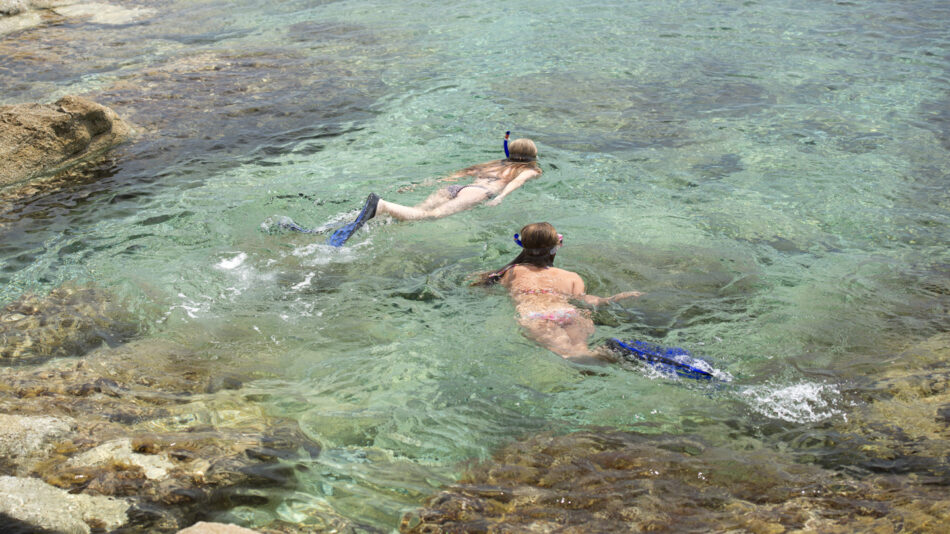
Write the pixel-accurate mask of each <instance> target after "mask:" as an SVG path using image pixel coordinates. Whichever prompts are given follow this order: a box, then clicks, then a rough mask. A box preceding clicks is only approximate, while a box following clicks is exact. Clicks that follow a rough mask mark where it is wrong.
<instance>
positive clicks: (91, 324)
mask: <svg viewBox="0 0 950 534" xmlns="http://www.w3.org/2000/svg"><path fill="white" fill-rule="evenodd" d="M138 331H139V327H138V325H137V324H136V323H135V321H133V319H132V317H131V316H130V315H129V314H128V313H127V312H126V311H125V310H124V309H123V308H122V306H120V305H119V303H117V302H116V299H115V297H114V296H113V295H111V294H109V293H108V292H106V291H103V290H102V289H98V288H95V287H67V286H64V287H59V288H56V289H54V290H53V291H51V292H50V294H49V295H46V296H42V297H41V296H37V295H33V294H27V295H24V296H22V297H20V298H19V299H18V300H16V301H14V302H12V303H10V304H8V305H6V306H4V307H3V308H0V362H2V361H4V360H18V361H33V360H40V359H44V358H49V357H53V356H79V355H82V354H84V353H86V352H87V351H89V350H92V349H94V348H97V347H99V346H100V345H102V344H103V343H106V344H112V345H116V344H119V343H121V342H124V341H126V340H128V339H130V338H132V337H134V336H135V335H136V334H137V333H138Z"/></svg>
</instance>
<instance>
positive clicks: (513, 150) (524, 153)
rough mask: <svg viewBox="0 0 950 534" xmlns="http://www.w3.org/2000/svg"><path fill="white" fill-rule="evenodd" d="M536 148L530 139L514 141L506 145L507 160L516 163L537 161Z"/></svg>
mask: <svg viewBox="0 0 950 534" xmlns="http://www.w3.org/2000/svg"><path fill="white" fill-rule="evenodd" d="M537 159H538V147H537V146H536V145H535V144H534V141H532V140H530V139H515V140H514V141H512V142H511V144H509V145H508V160H509V161H516V162H528V161H537Z"/></svg>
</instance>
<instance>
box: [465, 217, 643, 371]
mask: <svg viewBox="0 0 950 534" xmlns="http://www.w3.org/2000/svg"><path fill="white" fill-rule="evenodd" d="M515 242H516V243H518V245H519V246H521V247H522V251H521V253H520V254H518V257H516V258H515V259H514V260H512V261H511V262H510V263H508V264H507V265H505V266H504V267H502V268H501V269H499V270H497V271H492V272H489V273H485V274H482V275H479V278H478V280H477V281H476V282H475V284H476V285H491V284H495V283H501V284H502V285H503V286H505V287H506V288H507V289H508V293H509V295H511V298H513V299H514V301H515V309H516V310H517V312H518V323H519V324H520V325H521V326H522V327H523V328H524V329H525V331H526V333H527V335H528V337H530V338H532V339H534V340H535V341H537V342H538V343H540V344H541V345H543V346H544V347H545V348H547V349H548V350H551V351H552V352H555V353H557V354H560V355H561V356H563V357H564V358H568V359H571V360H573V361H577V362H585V363H589V362H591V359H592V358H596V359H599V360H608V361H612V360H613V359H614V358H613V357H612V356H611V353H610V351H609V350H607V349H605V348H597V349H594V350H591V349H590V347H588V345H587V340H588V339H589V338H590V336H591V335H592V334H593V333H594V322H593V321H592V320H591V318H590V312H589V310H587V309H584V308H578V307H577V306H575V305H574V303H578V304H583V305H586V306H599V305H601V304H606V303H608V302H615V301H618V300H621V299H625V298H631V297H639V296H641V295H642V294H643V293H641V292H639V291H625V292H623V293H618V294H616V295H613V296H610V297H597V296H594V295H588V294H587V293H585V290H584V280H582V279H581V277H580V276H579V275H578V274H577V273H575V272H571V271H566V270H564V269H558V268H557V267H554V256H555V255H556V254H557V251H558V249H559V248H561V246H562V245H563V242H564V238H563V236H561V235H560V234H558V233H557V231H555V229H554V227H553V226H551V225H550V224H548V223H546V222H543V223H534V224H529V225H527V226H525V227H524V228H522V229H521V233H520V234H515Z"/></svg>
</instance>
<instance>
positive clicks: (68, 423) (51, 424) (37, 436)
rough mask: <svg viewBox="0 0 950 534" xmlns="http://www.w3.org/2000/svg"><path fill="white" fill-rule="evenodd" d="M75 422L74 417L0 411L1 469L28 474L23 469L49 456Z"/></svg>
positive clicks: (1, 470)
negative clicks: (14, 413) (26, 414)
mask: <svg viewBox="0 0 950 534" xmlns="http://www.w3.org/2000/svg"><path fill="white" fill-rule="evenodd" d="M74 426H75V421H74V420H73V419H72V418H70V417H49V416H34V417H30V416H19V415H8V414H0V472H4V473H8V474H18V475H19V474H25V473H21V472H20V471H23V470H26V469H29V468H30V467H32V465H33V464H34V463H35V462H36V461H38V460H39V459H42V458H44V457H46V455H47V454H48V453H49V452H50V451H51V450H52V448H53V445H54V444H55V443H57V442H58V441H60V440H62V439H64V438H66V437H67V436H68V435H69V434H70V433H71V432H72V430H73V428H74Z"/></svg>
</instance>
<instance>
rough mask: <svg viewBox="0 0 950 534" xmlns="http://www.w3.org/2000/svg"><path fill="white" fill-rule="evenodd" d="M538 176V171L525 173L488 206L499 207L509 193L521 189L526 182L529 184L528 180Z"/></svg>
mask: <svg viewBox="0 0 950 534" xmlns="http://www.w3.org/2000/svg"><path fill="white" fill-rule="evenodd" d="M538 175H539V173H538V171H535V170H531V169H529V170H526V171H523V172H522V173H521V174H519V175H518V176H517V177H515V179H514V180H512V181H510V182H508V185H506V186H505V188H504V189H502V191H501V193H499V194H498V196H497V197H495V198H493V199H491V200H490V201H488V205H489V206H497V205H499V204H501V201H502V199H504V198H505V197H506V196H508V194H509V193H511V192H512V191H514V190H515V189H518V188H519V187H521V186H522V185H524V183H525V182H527V181H528V180H530V179H532V178H535V177H537V176H538Z"/></svg>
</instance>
